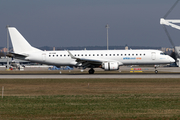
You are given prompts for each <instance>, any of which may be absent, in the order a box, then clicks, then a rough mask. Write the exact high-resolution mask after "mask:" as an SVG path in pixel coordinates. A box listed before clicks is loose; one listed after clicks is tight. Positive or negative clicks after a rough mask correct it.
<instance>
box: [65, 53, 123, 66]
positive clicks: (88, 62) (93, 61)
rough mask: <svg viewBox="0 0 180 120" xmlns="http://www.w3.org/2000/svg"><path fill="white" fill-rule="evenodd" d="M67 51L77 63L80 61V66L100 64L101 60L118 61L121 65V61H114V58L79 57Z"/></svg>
mask: <svg viewBox="0 0 180 120" xmlns="http://www.w3.org/2000/svg"><path fill="white" fill-rule="evenodd" d="M67 52H68V53H69V55H70V56H71V58H72V59H76V62H78V64H79V63H81V64H82V66H90V65H91V64H99V65H101V64H102V63H103V62H118V63H119V65H123V63H121V62H119V61H114V60H104V59H89V58H88V59H87V58H79V57H75V56H73V54H72V53H71V52H70V51H69V50H67Z"/></svg>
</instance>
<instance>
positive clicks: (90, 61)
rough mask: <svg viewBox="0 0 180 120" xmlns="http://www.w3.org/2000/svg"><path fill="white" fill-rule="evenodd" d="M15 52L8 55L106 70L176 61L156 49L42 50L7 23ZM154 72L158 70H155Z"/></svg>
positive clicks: (47, 62) (40, 61)
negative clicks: (33, 45) (32, 44)
mask: <svg viewBox="0 0 180 120" xmlns="http://www.w3.org/2000/svg"><path fill="white" fill-rule="evenodd" d="M8 30H9V34H10V37H11V41H12V45H13V50H14V52H13V53H11V54H10V56H11V57H14V58H18V59H23V60H27V61H31V62H37V63H42V64H48V65H55V66H75V67H83V68H84V69H85V68H90V70H89V74H94V69H93V68H102V69H104V70H105V71H112V70H118V69H119V66H122V65H149V64H151V65H157V64H169V63H173V62H175V60H174V59H173V58H171V57H170V56H168V55H165V54H164V53H163V52H162V51H159V50H74V51H68V50H65V51H42V50H39V49H37V48H35V47H32V46H31V45H30V44H29V43H28V42H27V41H26V39H25V38H24V37H23V36H22V35H21V34H20V33H19V31H18V30H17V29H16V28H14V27H9V28H8ZM155 72H156V73H157V72H158V71H157V70H155Z"/></svg>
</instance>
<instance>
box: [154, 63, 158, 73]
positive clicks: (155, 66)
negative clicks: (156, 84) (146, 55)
mask: <svg viewBox="0 0 180 120" xmlns="http://www.w3.org/2000/svg"><path fill="white" fill-rule="evenodd" d="M157 67H158V66H157V65H154V68H155V71H154V72H155V74H158V70H156V68H157Z"/></svg>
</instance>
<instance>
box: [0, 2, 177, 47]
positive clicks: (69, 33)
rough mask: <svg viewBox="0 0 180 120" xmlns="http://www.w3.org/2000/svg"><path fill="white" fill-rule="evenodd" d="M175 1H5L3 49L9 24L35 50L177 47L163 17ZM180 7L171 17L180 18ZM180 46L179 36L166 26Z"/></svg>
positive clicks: (1, 6)
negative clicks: (166, 31)
mask: <svg viewBox="0 0 180 120" xmlns="http://www.w3.org/2000/svg"><path fill="white" fill-rule="evenodd" d="M175 1H176V0H0V41H1V43H0V47H5V46H6V39H7V29H6V25H10V26H13V27H16V28H17V29H18V31H19V32H20V33H21V34H22V35H23V36H24V37H25V38H26V40H27V41H28V42H29V43H30V44H31V45H32V46H34V47H42V46H52V47H53V46H55V47H61V46H63V47H70V46H106V43H107V42H106V40H107V29H106V28H105V26H106V24H109V27H110V28H109V29H108V31H109V46H116V45H117V46H125V45H126V44H127V45H129V46H153V47H172V46H171V44H170V42H169V40H168V38H167V36H166V34H165V32H164V30H163V27H162V26H161V25H160V23H159V22H160V18H161V17H163V16H164V15H165V14H166V12H167V11H168V10H169V9H170V7H171V6H172V5H173V4H174V3H175ZM179 11H180V2H179V4H178V5H177V6H176V8H175V9H174V10H173V11H172V12H171V13H170V15H169V16H168V17H167V18H169V19H178V18H180V14H179ZM167 28H168V31H169V33H170V35H171V37H172V39H173V42H174V43H175V44H176V45H180V31H179V30H176V29H174V28H171V27H167Z"/></svg>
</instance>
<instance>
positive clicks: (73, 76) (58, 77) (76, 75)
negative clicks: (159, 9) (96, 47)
mask: <svg viewBox="0 0 180 120" xmlns="http://www.w3.org/2000/svg"><path fill="white" fill-rule="evenodd" d="M52 78H53V79H69V78H75V79H79V78H87V79H91V78H180V74H178V73H171V74H93V75H89V74H64V75H63V74H59V75H57V74H56V75H46V74H41V75H0V79H52Z"/></svg>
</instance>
